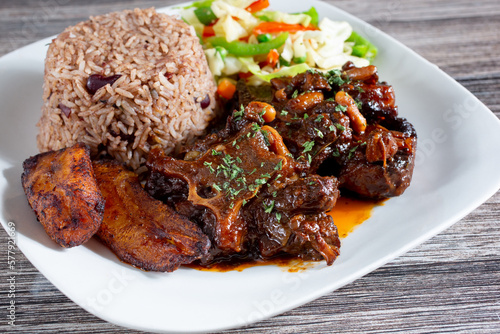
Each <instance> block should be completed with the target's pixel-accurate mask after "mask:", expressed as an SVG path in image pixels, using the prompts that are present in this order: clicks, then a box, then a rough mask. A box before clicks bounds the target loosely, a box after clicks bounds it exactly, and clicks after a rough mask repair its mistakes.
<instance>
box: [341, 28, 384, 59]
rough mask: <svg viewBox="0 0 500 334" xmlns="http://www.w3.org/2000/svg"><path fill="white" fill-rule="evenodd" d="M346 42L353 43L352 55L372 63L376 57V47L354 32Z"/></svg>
mask: <svg viewBox="0 0 500 334" xmlns="http://www.w3.org/2000/svg"><path fill="white" fill-rule="evenodd" d="M347 42H353V43H354V46H353V47H352V55H353V56H356V57H361V58H365V59H368V60H369V61H372V60H373V58H375V56H376V55H377V51H378V50H377V47H376V46H375V45H373V44H372V43H370V42H369V41H368V40H367V39H366V38H364V37H362V36H361V35H359V34H358V33H356V32H354V31H353V32H352V34H351V36H349V38H348V39H347Z"/></svg>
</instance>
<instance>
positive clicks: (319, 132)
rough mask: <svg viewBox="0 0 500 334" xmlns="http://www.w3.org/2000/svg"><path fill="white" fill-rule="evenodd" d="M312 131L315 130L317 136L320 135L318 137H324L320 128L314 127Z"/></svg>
mask: <svg viewBox="0 0 500 334" xmlns="http://www.w3.org/2000/svg"><path fill="white" fill-rule="evenodd" d="M314 131H316V133H317V134H318V137H320V138H323V137H324V135H323V132H321V130H319V129H316V128H314Z"/></svg>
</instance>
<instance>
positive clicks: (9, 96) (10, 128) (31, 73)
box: [0, 64, 43, 180]
mask: <svg viewBox="0 0 500 334" xmlns="http://www.w3.org/2000/svg"><path fill="white" fill-rule="evenodd" d="M0 73H1V75H2V80H1V81H0V101H2V118H1V122H0V143H2V145H0V159H1V160H4V161H7V162H9V163H11V164H14V165H16V166H19V168H21V166H22V162H23V161H24V160H25V159H27V158H28V157H30V156H31V155H35V154H37V153H38V150H37V148H36V134H37V133H38V129H37V128H36V123H37V122H38V120H39V118H40V116H41V111H40V110H41V105H42V85H43V73H39V71H37V68H31V66H28V68H20V67H19V66H18V65H15V64H13V65H12V66H9V67H8V66H3V67H2V68H0ZM20 94H21V95H20ZM20 177H21V174H19V180H20Z"/></svg>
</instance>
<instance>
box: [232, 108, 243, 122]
mask: <svg viewBox="0 0 500 334" xmlns="http://www.w3.org/2000/svg"><path fill="white" fill-rule="evenodd" d="M244 113H245V107H243V105H241V106H240V110H237V111H235V112H233V118H234V120H235V121H239V120H240V119H241V118H242V117H243V114H244Z"/></svg>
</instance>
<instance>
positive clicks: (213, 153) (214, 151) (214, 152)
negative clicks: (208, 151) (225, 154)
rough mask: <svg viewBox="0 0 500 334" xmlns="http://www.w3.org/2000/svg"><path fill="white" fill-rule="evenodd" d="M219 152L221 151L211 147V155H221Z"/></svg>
mask: <svg viewBox="0 0 500 334" xmlns="http://www.w3.org/2000/svg"><path fill="white" fill-rule="evenodd" d="M221 154H222V152H219V151H216V150H214V149H212V155H221Z"/></svg>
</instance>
